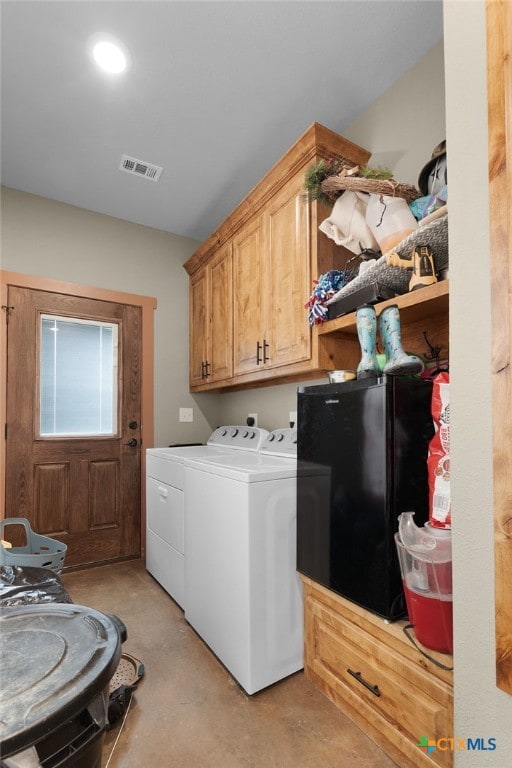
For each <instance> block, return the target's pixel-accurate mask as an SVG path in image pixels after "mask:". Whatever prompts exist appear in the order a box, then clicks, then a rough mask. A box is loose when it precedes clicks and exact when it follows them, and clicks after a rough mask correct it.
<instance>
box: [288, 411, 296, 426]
mask: <svg viewBox="0 0 512 768" xmlns="http://www.w3.org/2000/svg"><path fill="white" fill-rule="evenodd" d="M289 415H290V419H289V421H290V426H291V425H292V424H293V426H294V427H296V426H297V411H290V414H289Z"/></svg>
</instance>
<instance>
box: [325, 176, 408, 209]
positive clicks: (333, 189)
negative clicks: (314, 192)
mask: <svg viewBox="0 0 512 768" xmlns="http://www.w3.org/2000/svg"><path fill="white" fill-rule="evenodd" d="M321 188H322V192H325V193H326V194H327V195H329V196H330V197H338V193H339V192H344V191H345V190H346V189H349V190H351V191H352V192H368V193H370V194H373V195H389V196H390V197H403V198H404V200H406V201H407V203H411V202H412V201H413V200H416V199H417V198H418V197H421V192H420V191H419V190H418V189H416V187H413V186H412V185H411V184H401V183H400V182H398V181H395V180H394V179H365V178H362V177H359V176H346V175H345V174H343V173H340V174H338V176H328V177H327V178H326V179H324V180H323V181H322V184H321Z"/></svg>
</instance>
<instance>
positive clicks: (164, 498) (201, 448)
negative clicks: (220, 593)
mask: <svg viewBox="0 0 512 768" xmlns="http://www.w3.org/2000/svg"><path fill="white" fill-rule="evenodd" d="M267 435H268V431H267V430H266V429H259V428H257V427H237V426H225V427H219V428H218V429H216V430H215V431H214V432H212V434H211V435H210V437H209V439H208V442H207V444H206V445H186V446H180V447H176V448H149V449H148V450H147V451H146V568H147V570H148V571H149V573H151V574H152V576H154V577H155V579H156V580H157V581H158V582H159V583H160V584H161V585H162V587H163V588H164V589H165V590H166V591H167V592H168V593H169V594H170V596H171V597H172V598H173V599H174V600H175V601H176V602H177V603H178V605H180V606H181V607H184V605H185V542H184V498H183V496H184V492H183V487H184V479H185V460H186V459H187V458H196V459H199V458H206V457H208V456H221V455H225V454H236V453H237V452H243V453H252V452H254V453H256V452H257V451H258V450H259V448H260V446H261V444H262V442H263V440H264V439H265V437H266V436H267Z"/></svg>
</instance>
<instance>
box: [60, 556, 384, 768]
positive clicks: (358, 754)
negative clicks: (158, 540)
mask: <svg viewBox="0 0 512 768" xmlns="http://www.w3.org/2000/svg"><path fill="white" fill-rule="evenodd" d="M62 581H63V583H64V586H65V587H66V589H67V590H68V592H69V593H70V595H71V597H72V599H73V601H74V602H75V603H79V604H82V605H87V606H89V607H92V608H96V609H97V610H100V611H104V612H106V613H114V614H116V615H117V616H119V618H121V619H122V620H123V622H124V623H125V624H126V627H127V629H128V640H127V641H126V643H125V644H124V646H123V648H124V650H125V651H126V652H127V653H131V654H133V655H134V656H136V657H137V658H138V659H140V660H141V661H142V662H143V663H144V666H145V675H144V677H143V678H142V680H141V681H140V683H139V686H138V688H137V690H136V692H135V694H134V697H133V700H132V704H131V707H130V710H129V711H128V715H127V717H126V721H125V724H124V727H122V726H121V724H118V725H116V726H115V727H114V728H112V730H110V731H108V732H107V735H106V739H105V746H104V752H103V755H104V757H103V768H107V764H108V768H171V767H172V768H174V767H175V766H176V768H187V766H190V768H393V767H395V768H396V766H395V763H394V762H393V761H392V760H391V759H390V758H389V757H387V756H386V755H385V753H384V752H383V751H382V750H381V749H380V748H379V747H378V746H377V745H376V744H375V743H374V742H373V741H371V740H370V739H369V738H368V737H367V736H366V735H365V734H364V733H363V732H362V731H361V730H360V729H359V728H358V727H357V726H356V725H354V724H353V723H352V721H351V720H349V718H347V717H346V716H345V715H344V714H343V713H342V712H340V711H339V710H338V709H337V708H336V707H335V706H334V704H332V703H331V702H330V701H329V700H328V699H327V698H326V697H325V696H324V695H323V694H322V693H320V691H318V690H317V689H316V688H315V687H314V686H313V685H311V684H310V683H309V682H308V681H307V680H306V679H305V678H304V675H303V673H302V672H298V673H296V674H295V675H292V676H291V677H289V678H287V679H286V680H283V681H281V682H279V683H276V684H275V685H273V686H271V687H270V688H267V689H265V690H263V691H260V692H259V693H257V694H255V695H254V696H247V694H246V693H245V692H244V691H243V690H242V689H241V688H240V686H239V685H238V684H237V683H236V682H235V681H234V680H233V678H232V677H231V676H230V674H229V673H228V672H227V670H226V669H225V668H224V667H223V666H222V664H221V663H220V662H219V661H218V659H217V658H216V657H215V656H214V655H213V653H212V652H211V651H210V650H209V648H208V647H207V646H206V644H205V643H204V642H203V641H202V640H201V638H200V637H199V636H198V635H197V634H196V633H195V632H194V630H193V629H192V628H191V627H190V626H189V625H188V624H187V622H186V621H185V618H184V615H183V611H182V610H181V609H180V608H179V607H178V606H177V605H176V603H175V602H174V601H173V600H172V599H171V598H170V597H169V596H168V595H167V593H166V592H165V591H164V590H163V589H162V588H161V587H160V586H159V584H158V583H157V582H156V581H155V580H154V579H153V578H152V577H151V576H150V575H149V574H148V573H147V571H146V569H145V567H144V564H143V562H141V561H140V560H135V561H131V562H127V563H120V564H115V565H108V566H102V567H98V568H91V569H88V570H82V571H74V572H72V573H64V574H63V576H62ZM116 739H117V743H115V742H116ZM112 750H113V751H112Z"/></svg>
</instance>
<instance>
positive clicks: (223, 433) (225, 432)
mask: <svg viewBox="0 0 512 768" xmlns="http://www.w3.org/2000/svg"><path fill="white" fill-rule="evenodd" d="M227 433H228V431H227V429H223V430H222V431H221V433H220V434H221V437H226V435H227Z"/></svg>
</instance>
